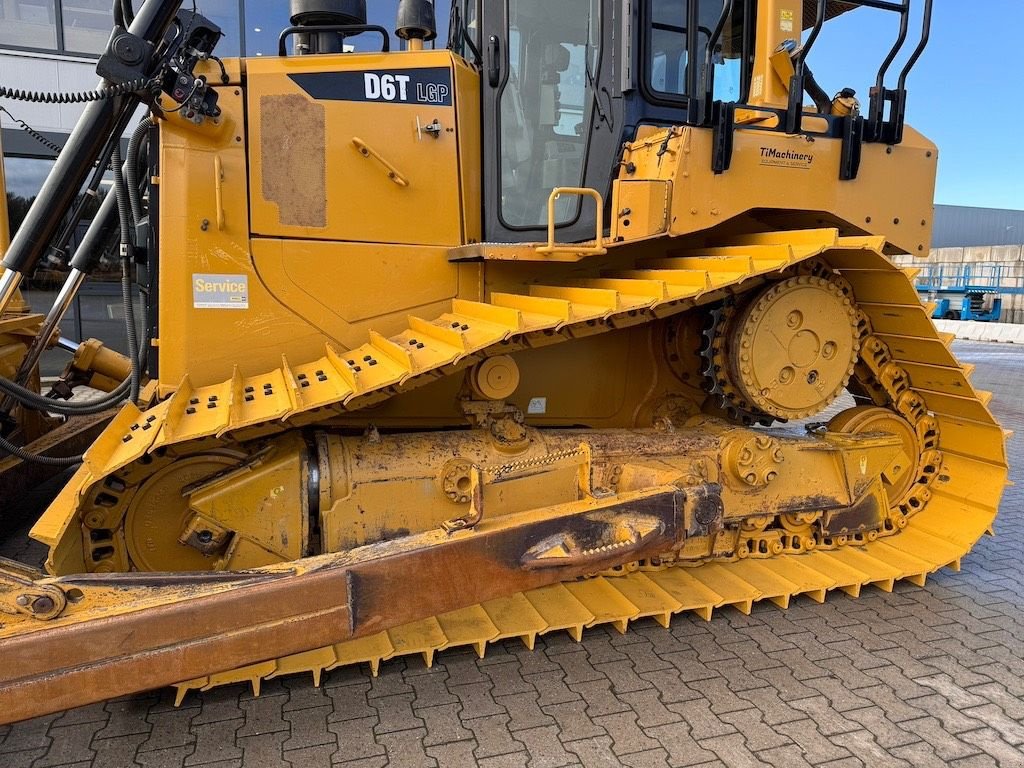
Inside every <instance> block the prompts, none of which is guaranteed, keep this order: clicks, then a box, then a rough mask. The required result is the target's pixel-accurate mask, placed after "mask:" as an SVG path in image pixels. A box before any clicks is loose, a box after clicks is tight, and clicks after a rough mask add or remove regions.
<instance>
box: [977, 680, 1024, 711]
mask: <svg viewBox="0 0 1024 768" xmlns="http://www.w3.org/2000/svg"><path fill="white" fill-rule="evenodd" d="M970 692H971V693H972V694H976V695H977V696H978V697H979V698H980V699H982V700H983V701H989V702H992V703H993V704H995V705H996V706H998V707H999V709H1001V710H1002V712H1003V714H1005V715H1006V716H1007V717H1010V718H1013V719H1014V720H1024V699H1022V698H1021V697H1019V696H1014V695H1013V694H1011V693H1010V692H1009V691H1008V690H1007V688H1006V686H1005V685H1004V684H1003V683H1001V682H999V683H985V684H984V685H979V686H975V687H974V688H971V690H970ZM967 714H970V713H969V712H968V713H967Z"/></svg>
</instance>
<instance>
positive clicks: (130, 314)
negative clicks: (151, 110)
mask: <svg viewBox="0 0 1024 768" xmlns="http://www.w3.org/2000/svg"><path fill="white" fill-rule="evenodd" d="M110 162H111V165H112V166H113V169H114V194H115V195H117V198H116V200H117V215H118V219H119V221H120V224H121V299H122V301H123V302H124V328H125V333H126V334H127V336H128V359H129V360H130V361H131V364H132V368H131V376H130V377H129V380H130V382H131V383H130V389H129V395H128V396H129V399H130V400H131V402H133V403H134V402H135V401H136V400H138V399H139V379H140V377H139V365H138V360H139V338H138V335H137V334H136V332H135V306H134V304H133V302H132V244H131V229H130V228H131V213H130V211H129V210H128V189H127V187H128V185H127V184H126V183H125V180H124V167H123V166H122V164H121V148H120V146H115V147H114V151H113V152H112V153H111V155H110Z"/></svg>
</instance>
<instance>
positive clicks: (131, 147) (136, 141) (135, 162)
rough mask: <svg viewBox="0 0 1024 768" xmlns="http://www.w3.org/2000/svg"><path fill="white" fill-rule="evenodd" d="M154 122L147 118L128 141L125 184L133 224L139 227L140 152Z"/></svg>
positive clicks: (140, 218)
mask: <svg viewBox="0 0 1024 768" xmlns="http://www.w3.org/2000/svg"><path fill="white" fill-rule="evenodd" d="M151 125H153V122H152V120H151V119H150V118H149V117H146V119H144V120H143V121H142V122H140V123H139V124H138V126H136V128H135V130H134V131H132V136H131V138H130V139H129V140H128V162H127V163H125V182H126V183H127V185H128V201H129V202H130V203H131V211H132V219H133V220H134V221H133V223H134V224H135V225H136V226H137V225H138V223H139V222H140V221H142V193H141V192H139V150H140V149H141V147H142V141H143V139H145V138H146V134H148V133H149V128H150V126H151Z"/></svg>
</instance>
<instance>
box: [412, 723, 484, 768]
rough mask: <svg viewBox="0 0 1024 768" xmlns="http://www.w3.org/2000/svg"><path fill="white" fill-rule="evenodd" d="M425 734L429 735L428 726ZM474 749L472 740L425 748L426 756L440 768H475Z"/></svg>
mask: <svg viewBox="0 0 1024 768" xmlns="http://www.w3.org/2000/svg"><path fill="white" fill-rule="evenodd" d="M427 733H428V734H429V733H430V726H429V724H428V725H427ZM424 743H426V742H424ZM474 749H476V742H475V741H473V740H472V739H470V740H469V741H457V742H453V743H450V744H437V745H435V746H432V747H431V746H427V747H426V750H427V754H428V755H429V756H430V757H431V758H433V759H434V760H435V761H437V764H438V765H439V766H441V768H476V766H477V764H478V763H477V759H476V758H475V757H474V756H473V750H474Z"/></svg>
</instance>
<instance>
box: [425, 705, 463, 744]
mask: <svg viewBox="0 0 1024 768" xmlns="http://www.w3.org/2000/svg"><path fill="white" fill-rule="evenodd" d="M461 712H462V705H461V704H441V705H438V706H436V707H423V708H422V709H417V710H416V714H417V715H419V716H420V717H421V718H423V723H424V727H425V728H426V731H427V735H426V737H425V738H424V740H423V744H424V746H426V747H432V746H436V745H439V744H450V743H452V742H456V741H472V740H473V732H472V731H470V730H468V729H467V728H465V727H464V726H463V725H462V720H461V719H460V717H459V715H460V713H461ZM428 751H429V750H428Z"/></svg>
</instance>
